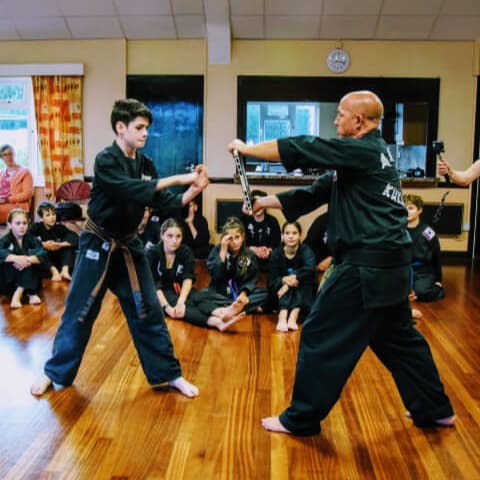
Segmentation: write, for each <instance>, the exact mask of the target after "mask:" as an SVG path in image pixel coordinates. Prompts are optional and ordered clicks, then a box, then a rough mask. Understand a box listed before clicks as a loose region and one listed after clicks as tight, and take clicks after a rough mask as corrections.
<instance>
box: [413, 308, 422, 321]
mask: <svg viewBox="0 0 480 480" xmlns="http://www.w3.org/2000/svg"><path fill="white" fill-rule="evenodd" d="M422 317H423V313H422V312H421V311H420V310H418V309H417V308H412V318H413V319H414V320H420V319H421V318H422Z"/></svg>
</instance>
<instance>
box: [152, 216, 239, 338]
mask: <svg viewBox="0 0 480 480" xmlns="http://www.w3.org/2000/svg"><path fill="white" fill-rule="evenodd" d="M160 238H161V240H160V243H158V244H156V245H152V246H151V247H150V248H149V249H148V250H147V259H148V262H149V264H150V269H151V271H152V275H153V280H154V282H155V286H156V289H157V296H158V300H159V302H160V305H161V306H162V308H163V310H164V312H165V314H166V315H168V316H169V317H170V318H175V319H179V320H186V321H187V322H190V323H192V324H194V325H198V326H201V327H215V328H217V329H218V330H220V331H222V332H223V331H224V330H225V329H226V328H227V327H229V326H230V325H232V324H233V323H234V322H235V321H237V320H239V319H240V318H241V316H242V314H241V313H240V311H241V310H242V308H243V306H242V307H241V308H240V303H239V302H237V304H235V305H233V306H231V307H230V308H215V309H213V310H212V311H207V312H204V311H202V310H200V309H199V308H198V306H197V305H198V304H199V303H200V302H201V301H202V299H201V294H199V292H198V291H197V290H195V289H194V288H193V282H194V281H195V273H194V266H195V265H194V263H195V259H194V256H193V252H192V249H191V248H190V247H189V246H188V245H185V244H182V238H183V231H182V226H181V223H180V221H179V220H176V219H173V218H169V219H167V220H165V222H163V223H162V226H161V233H160Z"/></svg>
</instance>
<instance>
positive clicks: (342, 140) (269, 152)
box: [228, 91, 454, 435]
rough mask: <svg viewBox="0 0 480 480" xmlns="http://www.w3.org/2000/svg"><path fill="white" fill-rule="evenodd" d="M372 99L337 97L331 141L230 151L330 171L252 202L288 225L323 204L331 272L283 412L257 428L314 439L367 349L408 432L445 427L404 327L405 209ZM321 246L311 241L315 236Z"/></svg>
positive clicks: (436, 389) (434, 382)
mask: <svg viewBox="0 0 480 480" xmlns="http://www.w3.org/2000/svg"><path fill="white" fill-rule="evenodd" d="M382 115H383V105H382V102H381V101H380V99H379V98H378V97H377V95H375V94H374V93H372V92H370V91H356V92H351V93H349V94H347V95H345V96H344V97H343V98H342V99H341V101H340V104H339V106H338V109H337V116H336V118H335V122H334V123H335V127H336V130H337V135H338V137H339V138H338V139H330V140H323V139H321V138H318V137H312V136H300V137H290V138H283V139H279V140H273V141H268V142H264V143H260V144H258V145H246V144H245V143H243V142H241V141H239V140H234V141H232V142H231V144H230V145H229V147H228V148H229V150H230V151H233V150H234V149H236V150H238V151H239V152H240V153H241V154H243V155H248V156H254V157H257V158H262V159H265V160H269V161H281V162H282V163H283V165H284V166H285V167H286V168H287V170H289V171H291V170H294V169H296V168H302V169H304V168H318V167H321V168H324V169H327V170H329V171H328V172H327V173H325V174H324V175H322V176H320V177H319V178H318V179H317V180H316V181H315V183H314V184H313V185H312V186H310V187H308V188H306V189H305V188H301V189H294V190H291V191H288V192H282V193H280V194H278V195H277V196H273V195H270V196H268V197H262V198H257V199H255V202H254V205H253V209H254V211H256V210H259V209H261V208H281V209H283V213H284V214H285V216H286V217H287V219H288V220H289V221H293V220H295V219H296V217H298V216H300V215H303V214H305V213H308V212H310V211H312V210H314V209H316V208H317V207H319V206H320V205H322V204H325V203H328V225H327V238H328V242H329V247H330V248H331V251H332V252H333V256H334V259H335V268H334V270H333V272H332V274H331V275H330V276H329V277H328V278H327V280H326V281H325V283H324V285H323V287H322V289H321V290H320V292H319V294H318V296H317V298H316V300H315V302H314V304H313V306H312V309H311V311H310V313H309V315H308V316H307V318H306V320H305V323H304V326H303V329H302V332H301V338H300V345H299V352H298V359H297V369H296V376H295V384H294V388H293V394H292V399H291V403H290V406H289V407H288V408H287V409H286V410H285V411H283V412H282V413H281V414H280V415H279V416H275V417H268V418H264V419H263V420H262V424H263V426H264V428H265V429H266V430H271V431H274V432H285V433H292V434H295V435H315V434H318V433H319V432H320V421H321V420H322V419H324V418H325V417H326V416H327V415H328V413H329V412H330V410H331V409H332V407H333V406H334V404H335V403H336V401H337V400H338V399H339V397H340V393H341V391H342V388H343V386H344V385H345V383H346V381H347V380H348V377H349V376H350V374H351V373H352V370H353V369H354V367H355V365H356V364H357V362H358V361H359V359H360V357H361V355H362V353H363V352H364V351H365V349H366V348H367V347H370V348H371V349H372V350H373V351H374V352H375V354H376V355H377V356H378V358H379V359H380V360H381V361H382V362H383V364H384V365H385V366H386V367H387V368H388V369H389V370H390V372H391V374H392V375H393V377H394V380H395V382H396V385H397V388H398V390H399V392H400V396H401V398H402V401H403V403H404V405H405V407H406V409H407V410H408V411H409V412H410V415H411V418H412V419H413V421H414V422H415V424H416V425H417V426H420V427H424V426H435V425H442V426H444V425H453V422H454V416H453V409H452V406H451V405H450V401H449V399H448V397H447V396H446V395H445V393H444V389H443V385H442V383H441V381H440V378H439V375H438V372H437V368H436V366H435V363H434V361H433V358H432V355H431V352H430V348H429V346H428V344H427V342H426V340H425V339H424V338H423V336H422V335H421V334H420V333H419V332H418V331H417V330H416V329H415V327H414V325H413V324H412V316H411V310H410V305H409V301H408V294H409V290H410V262H411V253H410V244H411V240H410V237H409V235H408V234H407V231H406V224H407V222H406V218H407V211H406V208H405V205H404V204H403V198H402V192H401V188H400V181H399V178H398V174H397V171H396V169H395V165H394V162H393V159H392V157H391V155H390V153H389V150H388V148H387V144H386V143H385V142H384V141H383V139H382V138H381V135H380V131H379V124H380V120H381V118H382ZM319 241H320V239H319Z"/></svg>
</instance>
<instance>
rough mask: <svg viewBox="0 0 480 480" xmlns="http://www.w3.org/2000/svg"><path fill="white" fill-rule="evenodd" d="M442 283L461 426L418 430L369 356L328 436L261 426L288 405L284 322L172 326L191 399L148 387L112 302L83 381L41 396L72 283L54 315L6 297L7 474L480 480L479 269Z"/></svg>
mask: <svg viewBox="0 0 480 480" xmlns="http://www.w3.org/2000/svg"><path fill="white" fill-rule="evenodd" d="M198 270H199V272H200V273H202V272H203V267H202V265H201V264H198ZM444 273H445V282H444V283H445V287H446V290H447V292H448V293H447V298H446V299H444V300H443V301H441V302H438V303H435V304H431V305H429V304H422V305H421V309H422V311H423V313H424V319H423V320H422V321H421V322H420V323H419V325H418V327H419V329H420V330H421V331H422V332H423V333H424V334H425V336H426V337H427V338H428V340H429V342H430V344H431V347H432V350H433V353H434V356H435V358H436V360H437V364H438V367H439V370H440V372H441V375H442V378H443V381H444V384H445V386H446V390H447V392H448V394H449V395H450V397H451V400H452V403H453V405H454V408H455V410H456V413H457V416H458V421H457V424H456V426H455V427H454V428H446V429H425V430H421V429H418V428H416V427H415V426H413V425H412V422H411V421H410V420H409V419H408V418H406V417H405V412H404V408H403V406H402V403H401V401H400V399H399V396H398V394H397V391H396V389H395V387H394V384H393V381H392V379H391V377H390V376H389V374H388V372H387V371H386V370H385V369H384V368H383V367H382V365H381V364H380V363H379V362H378V360H377V359H376V358H375V357H374V355H373V354H372V353H371V352H370V351H367V352H366V354H365V355H364V356H363V357H362V359H361V361H360V363H359V364H358V366H357V368H356V370H355V371H354V374H353V375H352V377H351V379H350V380H349V382H348V384H347V385H346V387H345V389H344V392H343V395H342V398H341V401H340V402H339V403H338V404H337V405H336V406H335V408H334V409H333V411H332V412H331V414H330V415H329V416H328V418H327V419H326V420H325V421H324V422H323V423H322V427H323V431H322V433H321V434H320V435H318V436H315V437H308V438H307V437H305V438H302V437H296V438H295V437H290V436H287V435H283V434H271V433H267V432H265V431H264V430H263V429H262V428H261V425H260V419H261V418H262V417H264V416H267V415H270V414H271V413H278V412H280V411H281V410H282V409H283V408H284V407H285V406H286V405H287V404H288V400H289V398H290V394H291V387H292V380H293V376H294V367H295V359H296V353H297V345H298V338H299V336H298V333H289V334H279V333H276V332H275V328H274V327H275V322H274V318H273V317H272V316H268V315H254V316H247V317H246V318H245V319H244V320H242V321H241V322H239V323H238V324H236V325H235V327H234V328H232V330H231V331H230V332H228V333H223V334H222V333H220V332H218V331H215V330H207V329H202V328H198V327H194V326H191V325H189V324H186V323H183V322H179V321H170V320H169V321H168V325H169V329H170V332H171V336H172V339H173V343H174V346H175V351H176V354H177V356H178V357H179V358H180V360H181V363H182V366H183V370H184V375H185V376H186V377H187V378H188V379H191V380H192V381H193V382H194V383H196V384H197V385H198V386H199V387H200V396H199V397H198V398H196V399H194V400H189V399H187V398H185V397H183V396H181V395H180V394H179V393H177V392H175V391H167V392H154V391H152V390H151V389H150V388H149V387H148V385H147V383H146V380H145V378H144V376H143V373H142V370H141V368H140V366H139V361H138V358H137V356H136V354H135V350H134V348H133V346H132V342H131V339H130V337H129V334H128V331H127V328H126V325H125V322H124V320H123V317H122V315H121V312H120V309H119V306H118V304H117V303H116V302H115V300H114V298H113V297H112V296H110V295H108V296H107V297H106V300H105V302H104V305H103V309H102V312H101V315H100V316H99V318H98V320H97V323H96V326H95V329H94V335H93V337H92V339H91V342H90V344H89V347H88V350H87V353H86V356H85V358H84V362H83V364H82V367H81V369H80V373H79V375H78V378H77V380H76V382H75V385H74V386H73V387H70V388H67V389H65V390H63V391H59V392H55V391H50V392H49V393H48V394H47V395H45V396H44V397H42V398H41V399H36V398H33V397H32V396H31V395H30V394H29V385H30V383H31V381H32V380H33V379H34V377H35V376H36V375H37V374H38V372H39V371H41V369H42V365H43V362H44V361H45V359H46V358H47V357H48V355H49V353H50V349H51V343H52V338H53V336H54V334H55V331H56V328H57V325H58V321H59V317H60V315H61V312H62V309H63V301H64V296H65V293H66V289H67V286H66V285H65V284H52V283H51V282H50V281H47V282H46V283H45V289H44V299H45V302H44V303H43V305H41V306H25V307H23V308H22V309H20V310H15V311H12V310H11V309H10V307H9V304H8V299H7V298H5V297H2V305H1V308H0V365H1V372H2V377H1V380H0V478H4V479H7V478H8V479H14V480H19V479H75V480H87V479H88V480H91V479H116V480H120V479H124V480H127V479H174V480H179V479H201V480H211V479H215V480H216V479H235V480H236V479H248V480H251V479H270V478H271V479H275V480H282V479H328V480H332V479H342V480H343V479H352V480H354V479H388V480H391V479H395V480H398V479H434V480H441V479H455V480H459V479H466V480H474V479H479V478H480V427H479V426H480V386H479V378H480V375H479V374H480V348H479V339H480V323H479V319H480V313H479V312H480V269H479V268H478V267H475V266H470V265H467V266H465V265H450V266H446V267H445V269H444ZM205 280H206V278H205V276H204V275H203V274H201V275H200V284H202V282H203V283H204V281H205Z"/></svg>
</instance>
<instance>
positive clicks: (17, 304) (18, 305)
mask: <svg viewBox="0 0 480 480" xmlns="http://www.w3.org/2000/svg"><path fill="white" fill-rule="evenodd" d="M10 307H11V308H22V302H21V301H20V300H17V299H16V298H12V301H11V302H10Z"/></svg>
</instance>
